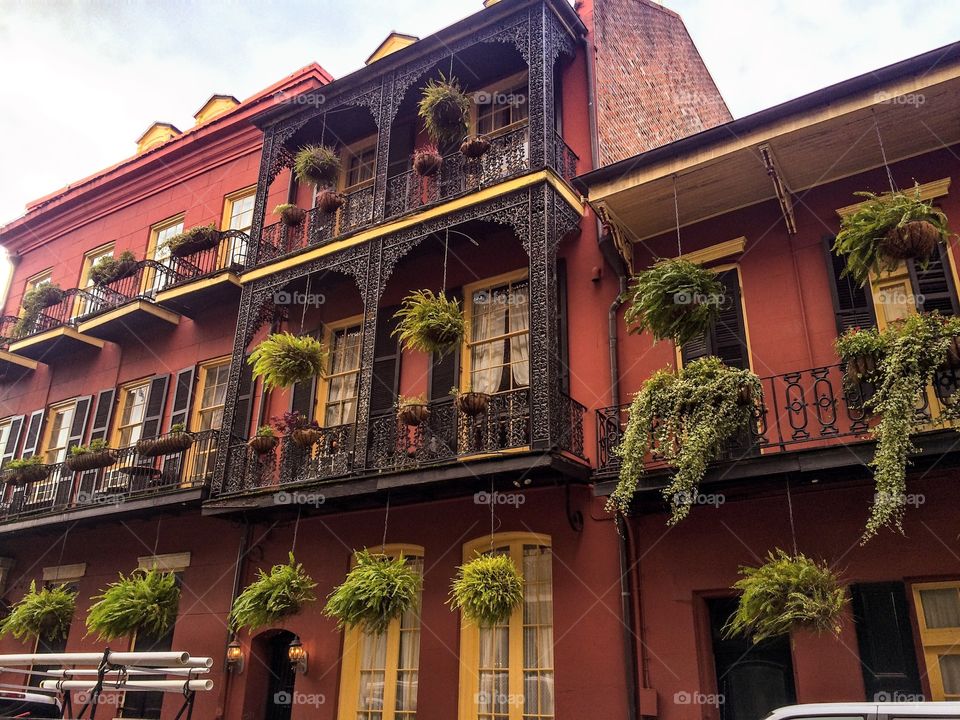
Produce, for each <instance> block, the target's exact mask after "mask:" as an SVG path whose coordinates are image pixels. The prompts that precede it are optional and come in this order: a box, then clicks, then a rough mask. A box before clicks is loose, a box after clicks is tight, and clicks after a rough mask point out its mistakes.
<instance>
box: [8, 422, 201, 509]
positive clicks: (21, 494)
mask: <svg viewBox="0 0 960 720" xmlns="http://www.w3.org/2000/svg"><path fill="white" fill-rule="evenodd" d="M217 433H218V431H216V430H205V431H203V432H198V433H193V438H194V442H193V445H192V446H191V447H190V448H189V449H188V450H186V451H184V452H178V453H173V454H170V455H163V456H160V457H143V456H141V455H139V454H137V450H136V447H128V448H123V449H120V450H115V451H113V462H112V463H111V464H110V465H108V466H106V467H102V468H99V469H96V470H86V471H82V470H78V471H76V472H74V471H72V470H71V469H70V468H69V467H68V466H67V463H66V462H60V463H57V464H55V465H48V466H47V470H48V471H49V472H48V474H47V476H46V477H44V478H42V479H40V480H31V481H29V482H26V483H20V484H13V483H10V484H7V485H6V486H5V487H4V489H3V491H2V495H0V523H2V522H11V521H15V520H23V519H26V518H31V517H37V516H43V515H51V514H59V513H66V512H71V511H75V510H83V509H89V508H92V507H98V506H102V507H103V508H104V510H105V511H106V510H111V509H114V510H122V505H123V504H124V503H126V502H129V501H132V500H137V499H140V498H144V497H151V496H155V495H164V494H168V493H175V492H178V491H181V490H188V489H193V488H199V487H206V486H208V484H209V482H210V479H211V477H212V475H213V469H214V465H215V460H216V453H217Z"/></svg>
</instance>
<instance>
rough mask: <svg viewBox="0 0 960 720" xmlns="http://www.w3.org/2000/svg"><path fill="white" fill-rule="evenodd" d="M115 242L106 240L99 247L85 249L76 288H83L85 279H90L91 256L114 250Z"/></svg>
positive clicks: (85, 282)
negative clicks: (106, 241)
mask: <svg viewBox="0 0 960 720" xmlns="http://www.w3.org/2000/svg"><path fill="white" fill-rule="evenodd" d="M116 245H117V244H116V243H114V242H108V243H104V244H103V245H100V246H99V247H95V248H93V250H87V251H86V252H85V253H84V254H83V265H82V266H81V267H80V281H79V282H78V284H77V287H78V288H85V287H86V286H87V281H88V280H90V270H92V269H93V262H92V261H93V258H94V257H96V256H97V255H102V254H103V253H105V252H107V251H108V250H109V251H110V252H114V251H115V250H116Z"/></svg>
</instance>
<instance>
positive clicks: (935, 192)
mask: <svg viewBox="0 0 960 720" xmlns="http://www.w3.org/2000/svg"><path fill="white" fill-rule="evenodd" d="M903 191H904V192H905V193H908V194H912V193H913V191H914V190H913V188H903ZM949 192H950V178H948V177H945V178H940V179H939V180H931V181H930V182H928V183H923V184H922V185H921V186H920V199H921V200H933V199H935V198H938V197H943V196H944V195H946V194H947V193H949ZM883 194H884V195H889V194H890V193H883ZM864 202H866V201H864ZM861 205H863V202H858V203H853V204H852V205H847V206H845V207H842V208H837V215H839V216H840V217H841V218H845V217H846V216H847V215H852V214H853V213H855V212H856V211H857V210H859V209H860V206H861Z"/></svg>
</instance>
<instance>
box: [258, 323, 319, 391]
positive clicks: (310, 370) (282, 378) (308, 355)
mask: <svg viewBox="0 0 960 720" xmlns="http://www.w3.org/2000/svg"><path fill="white" fill-rule="evenodd" d="M247 362H249V363H250V364H251V365H253V375H254V377H262V378H263V384H264V386H265V387H268V388H277V387H290V386H291V385H294V384H296V383H298V382H303V381H304V380H309V379H311V378H314V377H317V376H319V375H323V372H324V368H325V367H326V362H327V349H326V347H325V346H324V345H323V344H322V343H321V342H320V341H319V340H317V339H316V338H313V337H310V336H309V335H292V334H290V333H286V332H285V333H274V334H273V335H269V336H268V337H267V338H266V339H265V340H264V341H263V342H261V343H260V344H259V345H258V346H257V347H256V349H255V350H254V351H253V352H252V353H250V357H249V358H248V360H247Z"/></svg>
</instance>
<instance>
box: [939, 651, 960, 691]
mask: <svg viewBox="0 0 960 720" xmlns="http://www.w3.org/2000/svg"><path fill="white" fill-rule="evenodd" d="M940 674H941V675H942V676H943V691H944V693H946V694H947V695H957V696H960V655H941V656H940ZM950 699H951V700H953V699H955V698H952V697H951V698H950Z"/></svg>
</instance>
